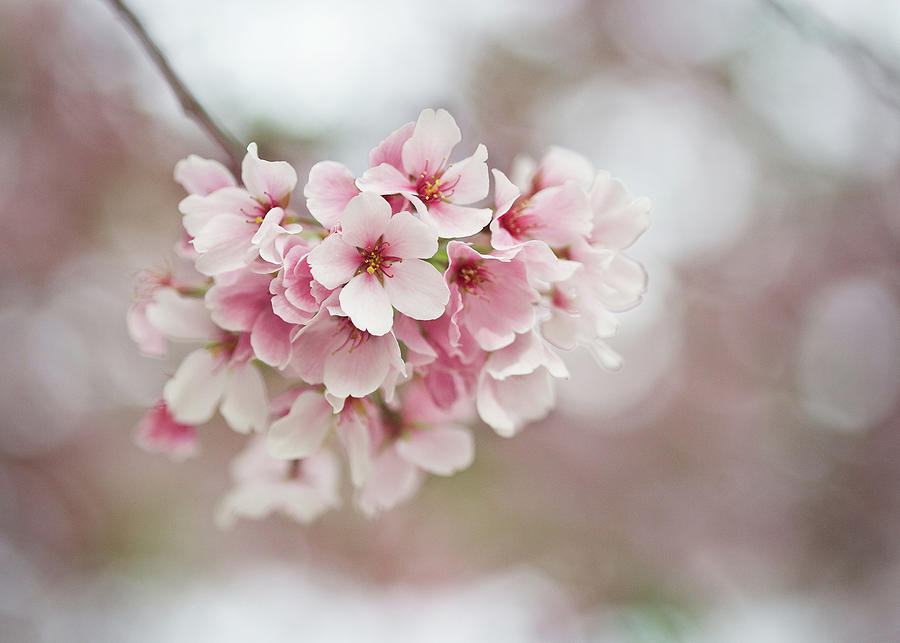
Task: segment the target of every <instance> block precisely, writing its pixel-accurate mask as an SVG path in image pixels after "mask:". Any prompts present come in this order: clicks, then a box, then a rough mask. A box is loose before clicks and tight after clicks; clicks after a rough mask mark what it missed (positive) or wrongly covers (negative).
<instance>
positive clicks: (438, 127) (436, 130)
mask: <svg viewBox="0 0 900 643" xmlns="http://www.w3.org/2000/svg"><path fill="white" fill-rule="evenodd" d="M461 140H462V133H461V132H460V131H459V127H457V125H456V121H455V120H453V117H452V116H450V114H449V113H448V112H447V110H445V109H439V110H437V112H435V111H434V110H433V109H423V110H422V113H421V114H419V119H418V120H417V121H416V127H415V129H414V130H413V134H412V136H411V137H410V138H409V140H408V141H406V143H404V145H403V151H402V153H401V156H402V158H403V169H404V171H405V172H406V173H407V174H409V175H410V176H418V175H419V173H420V172H422V171H423V170H426V168H427V169H428V170H429V171H430V172H432V173H433V172H436V171H437V170H438V169H440V168H441V167H442V166H443V165H444V164H445V163H446V162H447V161H448V160H449V159H450V153H451V152H452V151H453V148H454V147H455V146H456V144H457V143H459V142H460V141H461Z"/></svg>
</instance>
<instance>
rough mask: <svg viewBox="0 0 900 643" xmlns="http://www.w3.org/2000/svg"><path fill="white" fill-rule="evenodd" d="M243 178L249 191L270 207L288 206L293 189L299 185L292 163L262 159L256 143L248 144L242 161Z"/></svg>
mask: <svg viewBox="0 0 900 643" xmlns="http://www.w3.org/2000/svg"><path fill="white" fill-rule="evenodd" d="M241 178H242V179H243V181H244V185H245V186H247V191H249V192H250V194H252V195H253V197H254V198H255V199H256V200H257V201H259V202H260V203H263V204H266V205H268V206H269V207H273V206H276V205H280V206H282V207H287V204H288V202H289V201H290V196H291V190H293V189H294V186H296V185H297V173H296V172H295V171H294V168H292V167H291V165H290V163H287V162H285V161H263V160H261V159H260V158H259V154H258V153H257V148H256V143H250V145H248V146H247V154H246V156H244V161H243V162H242V163H241Z"/></svg>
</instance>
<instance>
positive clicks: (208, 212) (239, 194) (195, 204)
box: [178, 187, 260, 237]
mask: <svg viewBox="0 0 900 643" xmlns="http://www.w3.org/2000/svg"><path fill="white" fill-rule="evenodd" d="M178 210H179V212H181V213H182V214H183V215H184V218H183V220H182V223H183V224H184V229H185V231H186V232H187V233H188V234H189V235H191V236H192V237H196V236H197V234H198V233H199V232H200V230H202V229H203V226H205V225H206V224H207V223H209V222H210V221H212V220H213V219H214V218H215V217H217V216H219V215H220V214H234V215H240V216H242V217H243V218H244V219H246V218H248V217H251V216H252V217H255V216H256V215H257V213H258V211H259V210H260V205H259V203H257V202H256V201H255V200H254V199H253V197H251V196H250V195H249V194H248V193H247V190H245V189H243V188H237V187H225V188H221V189H219V190H216V191H215V192H213V193H211V194H209V195H206V196H200V195H198V194H191V195H189V196H186V197H185V198H183V199H182V200H181V202H180V203H179V204H178Z"/></svg>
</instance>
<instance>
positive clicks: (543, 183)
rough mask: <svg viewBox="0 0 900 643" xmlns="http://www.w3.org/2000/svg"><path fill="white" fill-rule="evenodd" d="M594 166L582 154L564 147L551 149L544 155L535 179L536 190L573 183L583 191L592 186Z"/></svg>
mask: <svg viewBox="0 0 900 643" xmlns="http://www.w3.org/2000/svg"><path fill="white" fill-rule="evenodd" d="M593 178H594V166H593V165H592V164H591V162H590V161H588V160H587V159H586V158H584V157H583V156H582V155H581V154H578V153H576V152H573V151H572V150H567V149H565V148H562V147H551V148H550V149H549V150H547V152H546V153H545V154H544V157H543V158H542V159H541V162H540V165H539V166H538V168H537V175H536V176H535V178H534V182H535V183H536V184H537V185H536V186H535V188H536V190H542V189H544V188H548V187H552V186H554V185H562V184H563V183H565V182H567V181H572V182H574V183H575V185H577V186H578V187H580V188H581V189H582V190H587V189H588V188H589V187H590V186H591V181H592V180H593Z"/></svg>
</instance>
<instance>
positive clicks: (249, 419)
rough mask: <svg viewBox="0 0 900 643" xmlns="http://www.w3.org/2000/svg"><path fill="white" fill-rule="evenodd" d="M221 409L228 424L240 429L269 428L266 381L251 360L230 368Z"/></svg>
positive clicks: (260, 429) (259, 429)
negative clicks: (267, 425) (267, 426)
mask: <svg viewBox="0 0 900 643" xmlns="http://www.w3.org/2000/svg"><path fill="white" fill-rule="evenodd" d="M219 411H220V412H221V413H222V417H223V418H225V422H227V423H228V426H230V427H231V428H232V429H234V430H235V431H237V432H238V433H249V432H250V431H262V430H263V429H264V428H266V424H267V422H268V419H269V401H268V398H267V396H266V384H265V381H263V377H262V375H261V374H260V372H259V371H258V370H257V369H256V367H255V366H254V365H253V364H252V363H251V362H247V363H245V364H244V365H243V366H238V367H236V368H232V369H231V373H230V377H229V378H228V384H227V387H226V389H225V394H224V396H223V397H222V406H221V408H220V409H219Z"/></svg>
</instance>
